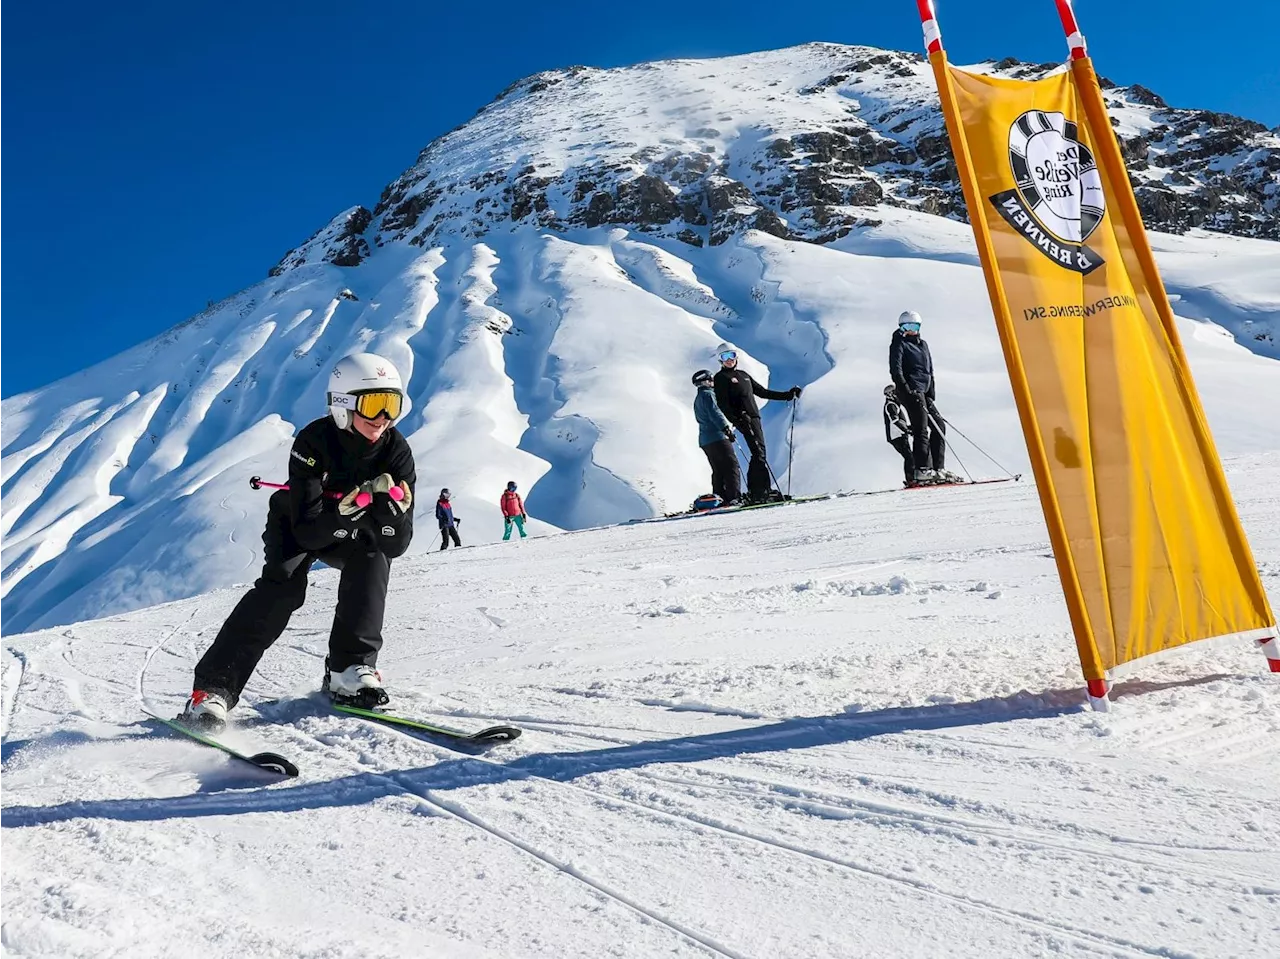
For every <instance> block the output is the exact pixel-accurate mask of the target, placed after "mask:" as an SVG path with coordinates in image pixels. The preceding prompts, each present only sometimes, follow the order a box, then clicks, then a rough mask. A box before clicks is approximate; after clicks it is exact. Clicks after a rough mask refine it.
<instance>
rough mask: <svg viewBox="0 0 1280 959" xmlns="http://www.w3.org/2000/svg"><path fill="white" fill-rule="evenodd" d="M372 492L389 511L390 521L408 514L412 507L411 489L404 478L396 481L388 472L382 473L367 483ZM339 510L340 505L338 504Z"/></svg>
mask: <svg viewBox="0 0 1280 959" xmlns="http://www.w3.org/2000/svg"><path fill="white" fill-rule="evenodd" d="M369 485H370V487H371V489H372V492H374V493H376V494H377V499H378V503H379V504H380V505H381V506H382V509H383V510H384V511H385V512H387V513H389V514H390V516H391V520H392V522H399V521H400V520H402V519H404V517H405V516H407V515H408V513H409V510H411V509H413V490H411V489H409V484H408V483H406V482H405V481H404V480H401V481H400V482H399V483H397V482H396V481H395V480H393V479H392V478H391V474H390V473H383V474H382V475H381V476H379V477H377V478H376V479H374V480H371V481H370V483H369ZM338 509H339V511H341V509H342V505H341V504H339V505H338Z"/></svg>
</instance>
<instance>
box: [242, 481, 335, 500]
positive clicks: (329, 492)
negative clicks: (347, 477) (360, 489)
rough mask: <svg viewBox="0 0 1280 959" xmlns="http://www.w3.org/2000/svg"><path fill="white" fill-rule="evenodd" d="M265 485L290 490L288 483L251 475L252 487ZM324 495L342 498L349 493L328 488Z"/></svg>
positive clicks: (258, 487)
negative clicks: (274, 481)
mask: <svg viewBox="0 0 1280 959" xmlns="http://www.w3.org/2000/svg"><path fill="white" fill-rule="evenodd" d="M264 486H265V487H266V488H267V489H282V490H284V491H285V492H286V493H287V492H288V491H289V484H288V483H273V482H271V481H270V480H264V479H263V478H262V477H261V476H250V477H249V488H250V489H262V488H263V487H264ZM324 495H325V496H327V497H328V498H329V499H342V497H344V496H346V495H347V494H346V493H342V492H339V491H338V490H332V489H327V490H325V491H324Z"/></svg>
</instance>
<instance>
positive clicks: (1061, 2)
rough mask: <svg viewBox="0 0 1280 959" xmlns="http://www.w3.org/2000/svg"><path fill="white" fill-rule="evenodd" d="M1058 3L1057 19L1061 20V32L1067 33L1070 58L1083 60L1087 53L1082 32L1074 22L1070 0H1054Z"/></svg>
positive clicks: (1074, 15)
mask: <svg viewBox="0 0 1280 959" xmlns="http://www.w3.org/2000/svg"><path fill="white" fill-rule="evenodd" d="M1054 2H1055V3H1057V5H1058V19H1060V20H1061V21H1062V32H1063V33H1065V34H1066V35H1067V46H1068V47H1070V48H1071V59H1072V60H1083V59H1084V58H1085V57H1087V56H1088V55H1089V54H1088V52H1087V51H1086V50H1085V44H1084V34H1083V33H1081V32H1080V25H1079V24H1078V23H1076V12H1075V10H1073V9H1071V0H1054Z"/></svg>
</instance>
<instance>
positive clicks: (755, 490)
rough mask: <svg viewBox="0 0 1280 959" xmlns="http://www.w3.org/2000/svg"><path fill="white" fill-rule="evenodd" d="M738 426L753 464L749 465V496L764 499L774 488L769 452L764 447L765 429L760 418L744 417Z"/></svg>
mask: <svg viewBox="0 0 1280 959" xmlns="http://www.w3.org/2000/svg"><path fill="white" fill-rule="evenodd" d="M737 426H738V432H739V433H741V434H742V438H743V439H744V440H746V443H747V449H748V450H749V451H750V453H751V462H749V463H748V464H747V495H748V496H749V497H751V498H752V499H763V498H765V497H767V496H768V495H769V490H771V489H772V488H773V484H772V482H771V480H770V477H769V452H768V450H766V449H765V446H764V427H763V426H762V425H761V423H760V417H758V416H746V417H743V418H742V419H741V420H739V421H738V423H737Z"/></svg>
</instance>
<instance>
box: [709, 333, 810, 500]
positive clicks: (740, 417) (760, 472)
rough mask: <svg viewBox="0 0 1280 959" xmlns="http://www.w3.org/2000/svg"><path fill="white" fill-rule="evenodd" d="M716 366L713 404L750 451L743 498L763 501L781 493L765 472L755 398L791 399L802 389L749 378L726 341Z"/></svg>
mask: <svg viewBox="0 0 1280 959" xmlns="http://www.w3.org/2000/svg"><path fill="white" fill-rule="evenodd" d="M716 358H717V359H718V360H719V361H720V369H719V371H718V372H717V373H716V375H715V380H714V382H715V392H716V403H717V404H718V405H719V407H720V411H721V412H722V413H724V415H725V418H726V419H728V421H729V422H730V423H732V424H733V426H734V427H735V428H736V429H737V430H738V432H739V433H741V434H742V438H743V439H744V440H746V441H747V449H748V450H750V451H751V462H750V463H748V464H747V499H748V500H749V501H750V502H756V503H759V502H765V501H767V500H770V499H774V498H777V497H780V496H781V495H782V494H780V493H778V492H777V491H776V490H773V489H772V485H771V482H770V474H769V458H768V457H769V453H768V451H767V450H766V449H765V445H764V427H763V426H761V424H760V407H758V406H757V405H756V397H757V396H759V397H761V398H762V399H766V400H794V399H796V398H798V397H799V396H800V393H801V392H802V391H801V389H800V387H798V386H793V387H791V389H789V390H785V391H779V390H771V389H767V388H766V387H763V386H761V385H760V384H759V383H757V382H756V381H755V380H753V379H752V378H751V375H750V374H749V373H747V371H746V370H740V369H738V351H737V350H735V349H734V348H733V347H731V346H729V345H728V344H727V343H722V344H720V349H718V350H717V351H716Z"/></svg>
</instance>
